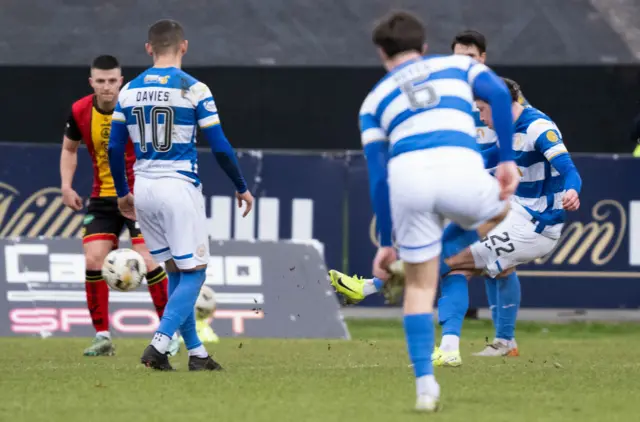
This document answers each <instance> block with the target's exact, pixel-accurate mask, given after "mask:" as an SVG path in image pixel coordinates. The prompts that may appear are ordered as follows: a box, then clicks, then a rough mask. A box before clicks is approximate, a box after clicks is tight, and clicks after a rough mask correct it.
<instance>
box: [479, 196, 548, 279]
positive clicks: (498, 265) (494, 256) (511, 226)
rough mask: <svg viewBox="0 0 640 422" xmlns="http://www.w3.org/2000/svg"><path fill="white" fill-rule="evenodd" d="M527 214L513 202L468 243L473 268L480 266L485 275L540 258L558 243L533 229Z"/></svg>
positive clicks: (497, 272)
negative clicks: (502, 215) (497, 221)
mask: <svg viewBox="0 0 640 422" xmlns="http://www.w3.org/2000/svg"><path fill="white" fill-rule="evenodd" d="M535 230H536V226H535V224H534V223H532V222H531V217H530V216H529V214H528V213H527V212H526V211H525V210H524V209H522V208H521V207H520V206H519V205H517V204H512V209H511V210H510V211H509V214H507V216H506V217H505V219H504V220H503V221H502V222H500V224H498V225H497V226H496V227H495V228H494V229H493V230H491V231H490V232H489V234H488V235H487V237H486V238H484V239H482V240H481V241H480V242H476V243H474V244H473V245H471V253H472V254H473V260H474V261H475V264H476V268H484V270H485V272H486V273H487V275H488V276H489V277H496V276H497V275H498V274H500V273H501V272H502V271H504V270H507V269H510V268H514V267H516V266H518V265H521V264H526V263H527V262H531V261H533V260H534V259H538V258H542V257H543V256H545V255H547V254H548V253H550V252H551V251H552V250H553V248H554V247H555V246H556V243H558V240H557V239H551V238H549V237H546V236H543V235H541V234H539V233H536V232H535Z"/></svg>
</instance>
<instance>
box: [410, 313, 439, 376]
mask: <svg viewBox="0 0 640 422" xmlns="http://www.w3.org/2000/svg"><path fill="white" fill-rule="evenodd" d="M404 332H405V335H406V338H407V349H408V351H409V359H410V360H411V363H413V372H414V374H415V376H416V378H420V377H422V376H425V375H432V374H433V365H432V364H431V353H432V352H433V314H413V315H405V316H404Z"/></svg>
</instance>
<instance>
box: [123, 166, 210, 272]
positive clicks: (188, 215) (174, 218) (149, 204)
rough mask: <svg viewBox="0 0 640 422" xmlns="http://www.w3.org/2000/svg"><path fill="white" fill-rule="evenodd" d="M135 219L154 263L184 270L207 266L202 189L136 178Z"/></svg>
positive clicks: (167, 179)
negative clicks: (173, 265) (172, 263)
mask: <svg viewBox="0 0 640 422" xmlns="http://www.w3.org/2000/svg"><path fill="white" fill-rule="evenodd" d="M134 198H135V206H136V217H137V219H138V222H139V223H140V230H141V231H142V235H143V236H144V241H145V243H146V244H147V247H148V248H149V250H150V252H151V256H153V258H154V259H155V260H156V261H157V262H164V261H168V260H170V259H172V258H173V260H174V261H175V263H176V265H177V266H178V268H180V269H183V270H188V269H191V268H194V267H197V266H198V265H203V264H208V262H209V236H208V234H207V228H206V227H207V226H206V214H205V208H204V198H203V196H202V185H200V186H199V187H196V186H194V185H193V184H192V183H190V182H188V181H186V180H181V179H174V178H170V177H165V178H160V179H149V178H145V177H139V176H138V177H136V183H135V190H134Z"/></svg>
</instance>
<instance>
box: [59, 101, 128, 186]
mask: <svg viewBox="0 0 640 422" xmlns="http://www.w3.org/2000/svg"><path fill="white" fill-rule="evenodd" d="M112 114H113V111H104V110H100V108H99V107H98V105H97V102H96V98H95V95H93V94H91V95H87V96H86V97H84V98H81V99H79V100H78V101H76V102H75V103H73V106H71V115H70V116H69V120H68V121H67V129H66V131H65V136H66V137H67V138H69V139H71V140H72V141H76V142H80V141H81V140H84V143H85V144H86V145H87V149H88V150H89V155H90V156H91V160H92V162H93V188H92V190H91V197H92V198H102V197H112V196H117V195H116V189H115V186H114V183H113V177H112V176H111V170H110V169H109V157H108V155H107V148H108V147H109V134H110V133H111V116H112ZM125 157H126V169H127V180H128V182H129V190H131V191H132V192H133V182H134V176H133V163H134V162H135V160H136V157H135V152H134V150H133V144H132V143H131V140H129V142H128V144H127V149H126V155H125Z"/></svg>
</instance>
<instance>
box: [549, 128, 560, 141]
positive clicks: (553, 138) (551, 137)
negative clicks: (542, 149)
mask: <svg viewBox="0 0 640 422" xmlns="http://www.w3.org/2000/svg"><path fill="white" fill-rule="evenodd" d="M547 139H548V140H549V142H558V140H559V139H558V135H556V133H555V132H554V131H552V130H548V131H547Z"/></svg>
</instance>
